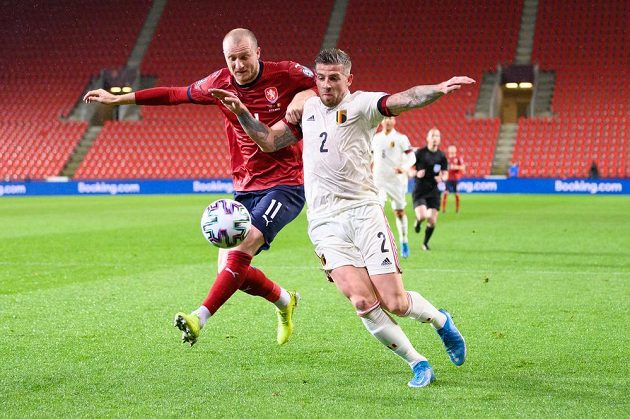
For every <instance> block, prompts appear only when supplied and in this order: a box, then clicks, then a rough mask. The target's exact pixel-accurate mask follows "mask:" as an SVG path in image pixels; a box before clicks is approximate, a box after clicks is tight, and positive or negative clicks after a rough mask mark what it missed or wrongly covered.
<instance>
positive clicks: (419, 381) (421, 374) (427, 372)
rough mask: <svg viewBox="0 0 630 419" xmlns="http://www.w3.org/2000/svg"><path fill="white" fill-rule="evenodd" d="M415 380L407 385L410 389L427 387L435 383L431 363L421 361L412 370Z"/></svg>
mask: <svg viewBox="0 0 630 419" xmlns="http://www.w3.org/2000/svg"><path fill="white" fill-rule="evenodd" d="M412 371H413V378H412V379H411V381H409V382H408V383H407V385H408V386H409V387H426V386H428V385H429V384H431V383H432V382H434V381H435V374H434V373H433V368H431V365H429V361H420V362H418V363H417V364H416V365H414V366H413V368H412Z"/></svg>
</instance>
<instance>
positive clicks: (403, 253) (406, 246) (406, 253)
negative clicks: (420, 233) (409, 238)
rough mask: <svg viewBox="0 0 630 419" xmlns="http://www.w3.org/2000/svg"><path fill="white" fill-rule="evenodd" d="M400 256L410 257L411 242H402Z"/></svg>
mask: <svg viewBox="0 0 630 419" xmlns="http://www.w3.org/2000/svg"><path fill="white" fill-rule="evenodd" d="M400 256H402V257H404V258H408V257H409V243H401V245H400Z"/></svg>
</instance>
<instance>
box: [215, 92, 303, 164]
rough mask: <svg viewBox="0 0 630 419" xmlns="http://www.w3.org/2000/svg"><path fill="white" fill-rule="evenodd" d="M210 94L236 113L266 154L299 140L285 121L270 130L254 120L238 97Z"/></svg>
mask: <svg viewBox="0 0 630 419" xmlns="http://www.w3.org/2000/svg"><path fill="white" fill-rule="evenodd" d="M210 93H211V94H212V95H213V96H214V97H216V98H217V99H219V100H220V101H221V103H223V105H224V106H225V107H226V108H228V109H229V110H231V111H232V112H234V114H235V115H236V117H237V118H238V121H239V122H240V123H241V126H242V127H243V129H244V130H245V132H246V133H247V135H249V137H250V138H251V139H252V140H253V141H254V142H255V143H256V144H258V147H260V149H261V150H262V151H264V152H265V153H271V152H273V151H276V150H279V149H281V148H283V147H286V146H288V145H291V144H293V143H296V142H297V141H298V140H299V138H298V136H297V135H296V133H295V131H294V130H292V129H291V127H289V125H287V124H286V123H285V122H284V121H278V122H277V123H275V124H274V126H273V127H271V128H270V127H268V126H267V125H265V124H263V123H262V122H260V121H259V120H257V119H256V118H254V117H253V116H252V114H251V112H249V110H248V109H247V107H245V105H243V103H242V102H241V101H240V100H239V98H238V97H236V95H234V94H232V93H230V92H228V91H225V90H221V89H210Z"/></svg>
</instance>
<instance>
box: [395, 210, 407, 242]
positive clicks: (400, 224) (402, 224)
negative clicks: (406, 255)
mask: <svg viewBox="0 0 630 419" xmlns="http://www.w3.org/2000/svg"><path fill="white" fill-rule="evenodd" d="M396 228H397V229H398V237H399V238H400V242H401V243H408V242H409V234H408V233H409V220H408V219H407V214H404V215H403V216H402V219H401V218H398V217H396Z"/></svg>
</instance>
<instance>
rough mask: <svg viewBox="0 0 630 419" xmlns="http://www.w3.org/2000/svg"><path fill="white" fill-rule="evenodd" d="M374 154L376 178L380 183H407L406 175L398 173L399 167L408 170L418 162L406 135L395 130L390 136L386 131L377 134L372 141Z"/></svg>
mask: <svg viewBox="0 0 630 419" xmlns="http://www.w3.org/2000/svg"><path fill="white" fill-rule="evenodd" d="M372 154H373V157H374V168H373V171H374V178H375V179H376V183H377V184H378V183H380V181H384V182H390V181H395V180H397V181H399V182H405V183H406V182H407V174H406V173H396V171H395V168H397V167H399V168H401V169H403V170H405V171H406V170H408V169H409V168H411V166H412V165H413V164H414V163H415V161H416V156H415V154H414V153H413V149H412V148H411V143H409V138H407V136H406V135H404V134H401V133H400V132H398V131H396V130H395V129H393V130H392V131H391V132H390V133H389V134H385V131H381V132H379V133H377V134H376V135H375V136H374V138H373V139H372Z"/></svg>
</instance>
